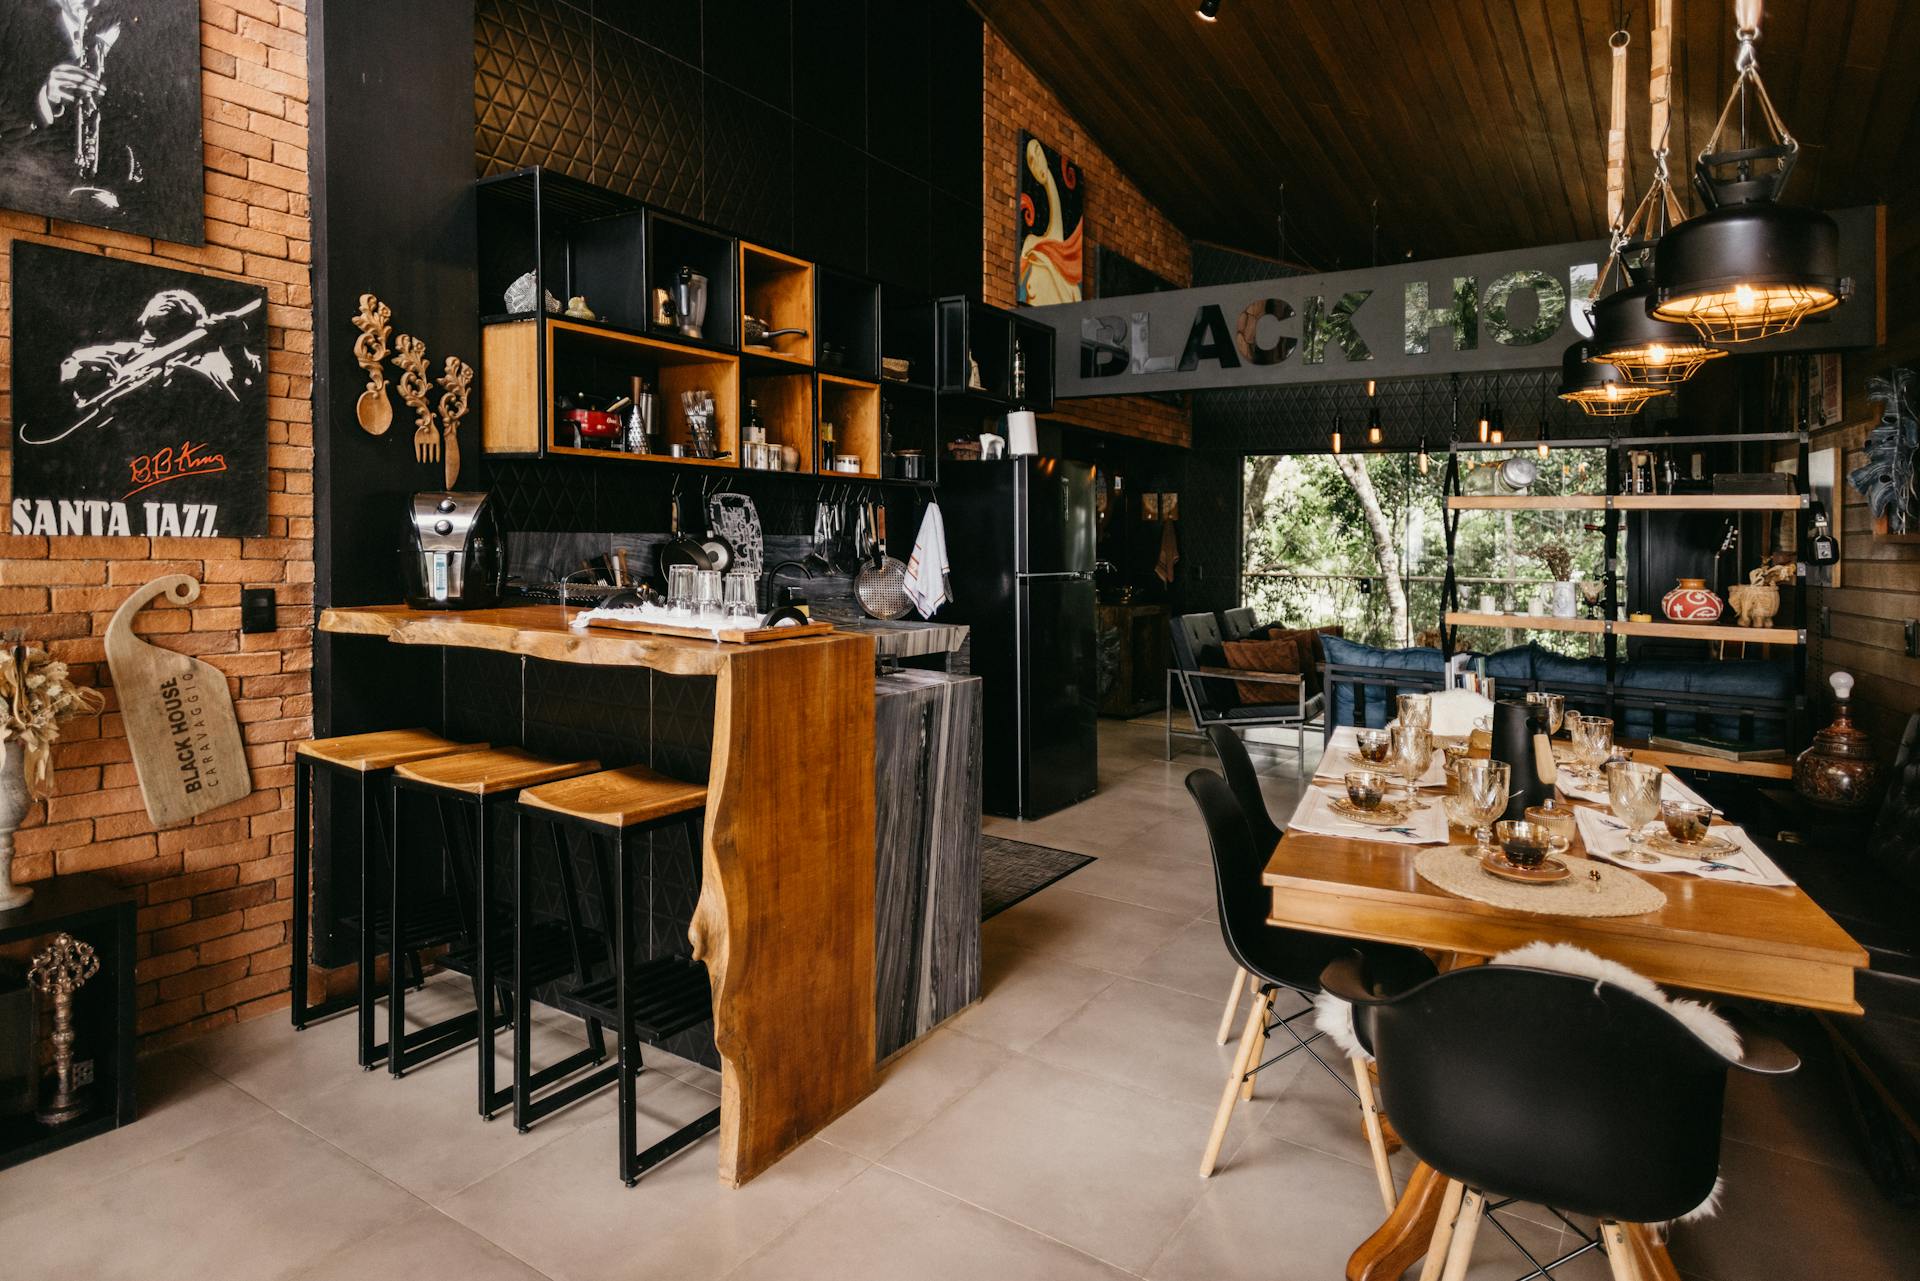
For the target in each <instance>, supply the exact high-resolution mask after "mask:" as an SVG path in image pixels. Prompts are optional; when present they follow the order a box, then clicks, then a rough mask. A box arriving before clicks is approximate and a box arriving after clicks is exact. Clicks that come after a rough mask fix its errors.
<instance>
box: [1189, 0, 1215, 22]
mask: <svg viewBox="0 0 1920 1281" xmlns="http://www.w3.org/2000/svg"><path fill="white" fill-rule="evenodd" d="M1193 12H1194V14H1195V16H1197V17H1198V18H1199V19H1200V21H1202V22H1218V21H1219V20H1220V0H1200V7H1199V8H1198V9H1195V10H1194V11H1193Z"/></svg>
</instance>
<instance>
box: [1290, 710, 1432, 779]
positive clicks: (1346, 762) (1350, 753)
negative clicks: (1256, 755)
mask: <svg viewBox="0 0 1920 1281" xmlns="http://www.w3.org/2000/svg"><path fill="white" fill-rule="evenodd" d="M1359 750H1360V739H1359V738H1358V736H1357V735H1356V733H1355V730H1354V727H1353V726H1351V725H1341V726H1338V727H1337V728H1335V730H1334V731H1333V737H1332V738H1331V739H1329V740H1327V750H1326V751H1324V752H1322V753H1321V754H1320V764H1319V765H1317V766H1315V767H1314V771H1313V779H1314V781H1315V782H1316V783H1338V782H1341V781H1342V780H1344V779H1345V778H1346V776H1347V775H1348V774H1349V773H1350V772H1352V771H1353V770H1357V769H1377V770H1381V771H1383V772H1385V773H1387V774H1391V775H1392V776H1393V780H1394V782H1395V783H1398V782H1399V781H1400V773H1399V771H1398V770H1396V769H1394V768H1393V765H1392V763H1391V762H1388V763H1387V764H1385V765H1366V764H1362V763H1361V761H1360V759H1359V757H1358V756H1357V755H1356V753H1357V752H1358V751H1359ZM1446 781H1447V758H1446V756H1445V755H1444V754H1442V753H1441V751H1440V749H1439V748H1437V747H1436V748H1435V749H1434V752H1433V760H1432V761H1430V762H1428V764H1427V772H1426V773H1425V774H1422V775H1421V776H1420V786H1422V787H1443V786H1445V785H1446Z"/></svg>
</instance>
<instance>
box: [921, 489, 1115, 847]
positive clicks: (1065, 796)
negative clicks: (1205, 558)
mask: <svg viewBox="0 0 1920 1281" xmlns="http://www.w3.org/2000/svg"><path fill="white" fill-rule="evenodd" d="M940 511H941V515H942V516H943V517H944V519H945V522H946V532H947V559H948V562H949V564H950V565H951V569H952V572H951V578H950V581H951V583H952V587H953V603H952V604H951V605H949V606H948V607H947V608H946V609H944V610H942V611H941V613H940V618H941V621H943V622H945V621H948V620H951V621H953V622H960V623H966V624H967V625H969V626H970V627H971V628H972V629H973V631H972V636H971V644H970V646H969V651H970V653H971V655H972V667H973V672H974V674H975V675H976V676H979V677H980V678H981V684H982V687H983V688H982V694H983V696H984V698H985V701H986V712H985V718H984V725H983V730H984V739H985V741H984V744H983V753H984V757H985V759H984V761H983V762H982V764H983V769H984V774H985V780H984V782H985V788H984V791H985V800H984V804H985V807H986V811H987V813H989V814H1000V815H1005V816H1007V817H1011V818H1039V817H1041V816H1042V815H1045V814H1051V813H1053V812H1054V811H1055V810H1059V809H1064V808H1066V807H1067V806H1069V805H1072V804H1074V803H1076V802H1078V801H1082V800H1085V799H1086V798H1087V797H1089V796H1092V795H1093V792H1094V786H1095V783H1096V779H1097V776H1098V771H1097V768H1096V766H1097V764H1098V759H1097V758H1098V753H1099V741H1098V732H1097V722H1096V716H1097V714H1098V709H1099V681H1098V675H1097V670H1096V664H1095V655H1094V610H1093V606H1094V593H1093V560H1094V556H1093V541H1094V513H1093V468H1092V466H1091V465H1090V464H1087V463H1076V462H1068V461H1066V460H1064V459H1059V458H1005V459H997V460H994V461H992V462H971V463H966V462H954V463H945V464H942V466H941V468H940Z"/></svg>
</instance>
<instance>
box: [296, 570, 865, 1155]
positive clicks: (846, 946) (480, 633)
mask: <svg viewBox="0 0 1920 1281" xmlns="http://www.w3.org/2000/svg"><path fill="white" fill-rule="evenodd" d="M569 616H570V615H568V614H563V611H562V609H561V607H559V606H557V605H524V606H510V607H506V608H501V609H484V610H438V611H435V610H415V609H408V608H406V607H405V606H400V605H374V606H365V607H355V608H340V609H329V610H326V611H324V612H323V613H322V614H321V615H320V624H319V627H320V630H321V631H324V632H332V633H335V634H340V635H358V636H370V637H385V638H386V639H387V640H389V641H391V642H393V643H395V644H399V645H442V646H453V647H457V648H465V649H487V650H494V651H497V652H500V653H508V654H522V655H525V656H526V657H529V658H539V659H545V660H548V661H552V662H560V663H580V664H587V665H593V666H605V667H647V668H652V669H653V670H655V671H660V672H666V673H669V674H671V675H675V676H712V677H714V678H715V693H714V716H713V754H712V765H711V767H710V773H709V775H708V779H707V823H706V840H705V849H704V851H703V854H702V867H703V874H702V883H701V887H700V901H699V903H698V904H697V905H696V907H695V909H694V917H693V926H692V928H691V929H690V930H689V931H688V933H689V935H690V937H691V938H692V941H693V949H694V955H695V956H697V957H699V958H700V959H701V960H703V961H705V962H706V964H707V971H708V974H709V976H710V978H711V981H712V983H713V1009H714V1030H713V1039H714V1044H715V1046H716V1047H717V1048H718V1050H719V1052H720V1064H721V1073H720V1080H721V1085H720V1091H721V1095H720V1157H719V1166H720V1181H721V1182H722V1183H725V1184H728V1185H730V1186H734V1187H737V1186H739V1185H740V1184H742V1183H745V1182H746V1181H747V1180H749V1179H751V1178H753V1177H754V1176H755V1175H757V1174H759V1173H760V1172H761V1171H763V1170H765V1169H766V1168H767V1167H768V1166H770V1165H772V1164H773V1163H774V1162H775V1161H777V1160H779V1159H780V1157H781V1156H783V1155H784V1154H786V1153H787V1152H789V1151H791V1150H792V1149H793V1148H795V1147H797V1146H799V1145H800V1144H801V1143H802V1142H804V1141H805V1140H806V1139H807V1138H809V1137H810V1136H811V1135H813V1134H814V1133H815V1132H817V1131H818V1130H819V1129H820V1128H821V1127H822V1126H824V1125H826V1124H827V1123H828V1122H829V1121H831V1120H833V1119H834V1118H835V1117H837V1116H839V1115H840V1114H841V1113H842V1112H845V1111H846V1110H847V1109H848V1108H850V1107H852V1106H853V1105H854V1104H855V1103H858V1102H859V1101H860V1100H861V1099H863V1098H865V1097H866V1096H867V1094H868V1093H870V1092H871V1091H872V1089H873V1086H874V1066H873V1059H874V1012H873V992H874V961H873V895H874V853H873V830H874V808H873V714H874V713H873V638H872V637H871V636H863V635H860V634H858V633H853V632H835V633H833V634H831V635H826V636H803V637H797V638H795V639H793V640H783V641H769V642H766V643H764V644H759V645H723V644H721V643H719V642H717V641H702V640H687V639H682V638H679V637H671V636H648V635H643V634H638V633H633V632H616V631H594V630H590V629H589V630H585V631H575V630H574V629H573V628H571V627H569V626H568V625H567V622H566V618H567V617H569ZM803 763H804V768H801V766H802V764H803Z"/></svg>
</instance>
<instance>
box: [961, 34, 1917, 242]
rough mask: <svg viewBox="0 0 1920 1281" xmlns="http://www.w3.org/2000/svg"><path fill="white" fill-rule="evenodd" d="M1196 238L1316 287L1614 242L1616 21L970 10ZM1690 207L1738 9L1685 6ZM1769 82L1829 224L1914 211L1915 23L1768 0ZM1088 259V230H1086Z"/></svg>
mask: <svg viewBox="0 0 1920 1281" xmlns="http://www.w3.org/2000/svg"><path fill="white" fill-rule="evenodd" d="M974 3H975V5H976V6H977V7H978V8H979V9H980V11H981V12H982V13H983V14H984V15H985V16H986V17H987V19H988V20H989V21H990V22H991V23H992V24H993V25H994V26H995V27H996V28H997V29H998V30H999V31H1000V33H1001V34H1002V35H1003V36H1004V37H1005V38H1006V40H1007V42H1008V43H1009V44H1010V45H1012V46H1013V48H1014V49H1015V50H1016V51H1017V52H1018V53H1019V54H1020V55H1021V56H1022V57H1023V58H1025V59H1026V61H1027V62H1028V63H1029V64H1030V65H1032V66H1033V68H1034V69H1035V70H1036V71H1037V72H1038V73H1039V74H1040V76H1041V78H1042V79H1043V80H1045V81H1046V82H1047V83H1048V84H1049V85H1050V86H1051V87H1052V88H1053V89H1054V91H1055V92H1056V93H1057V94H1059V96H1060V98H1061V99H1062V100H1063V101H1064V102H1065V104H1066V105H1067V107H1068V109H1069V110H1070V111H1072V112H1073V114H1074V115H1075V116H1076V117H1077V118H1078V119H1079V120H1080V122H1081V123H1082V124H1083V125H1084V126H1085V127H1086V128H1087V130H1088V132H1089V133H1090V134H1091V135H1092V136H1093V137H1094V138H1096V139H1097V140H1099V142H1100V143H1101V145H1102V146H1103V147H1104V148H1105V149H1106V150H1107V151H1108V152H1109V153H1110V154H1111V155H1112V157H1113V159H1114V160H1115V161H1116V162H1117V163H1118V164H1119V166H1120V167H1121V168H1122V169H1123V170H1125V171H1126V172H1127V173H1128V174H1129V175H1130V176H1132V178H1133V179H1134V181H1136V182H1137V183H1138V184H1139V185H1140V187H1141V189H1142V190H1144V191H1145V192H1146V194H1147V195H1148V196H1149V198H1151V199H1152V200H1153V201H1154V202H1155V203H1157V204H1158V205H1159V206H1160V207H1161V209H1162V210H1163V211H1165V212H1166V213H1167V215H1168V216H1169V217H1171V218H1172V219H1173V220H1174V222H1175V223H1176V224H1178V226H1179V227H1180V229H1181V230H1182V231H1183V232H1185V233H1186V234H1187V235H1188V236H1190V237H1192V238H1195V239H1199V240H1211V241H1216V242H1218V243H1221V244H1225V245H1229V246H1232V247H1234V248H1237V249H1242V250H1246V251H1249V252H1253V253H1260V254H1267V255H1273V254H1275V253H1276V246H1277V240H1278V238H1277V234H1276V228H1277V214H1278V212H1279V205H1280V197H1279V187H1280V184H1282V183H1284V184H1285V185H1286V197H1285V200H1286V211H1287V218H1286V225H1287V242H1288V246H1289V254H1288V256H1289V257H1291V258H1292V259H1293V260H1295V261H1299V262H1303V263H1305V264H1307V265H1310V266H1313V267H1315V268H1319V269H1333V268H1338V267H1342V266H1345V267H1354V266H1363V265H1365V264H1366V263H1367V262H1369V261H1371V258H1372V254H1373V240H1374V232H1373V223H1374V209H1373V207H1374V202H1376V201H1377V202H1378V217H1379V226H1380V230H1379V257H1380V259H1381V260H1383V261H1385V260H1391V259H1397V258H1404V257H1414V258H1433V257H1444V256H1448V255H1453V254H1463V253H1475V252H1482V251H1491V250H1498V249H1505V248H1512V247H1516V246H1523V245H1538V244H1555V243H1560V242H1564V241H1570V240H1581V239H1586V238H1590V237H1598V236H1600V235H1602V234H1603V233H1604V226H1605V211H1604V208H1603V205H1604V201H1605V192H1606V181H1605V173H1604V167H1605V158H1606V143H1605V132H1606V120H1607V110H1608V108H1607V97H1608V77H1609V52H1608V47H1607V40H1608V36H1609V35H1610V34H1611V32H1612V31H1613V30H1614V25H1615V5H1614V4H1613V3H1611V2H1610V0H1439V2H1438V3H1426V2H1424V0H1223V2H1222V6H1221V11H1220V19H1219V21H1218V22H1216V23H1211V24H1209V23H1206V22H1202V21H1201V20H1200V19H1199V18H1197V17H1196V16H1195V15H1194V12H1193V11H1194V8H1195V0H1102V2H1101V3H1099V4H1070V3H1058V2H1055V0H974ZM1676 8H1677V16H1676V19H1675V30H1674V56H1673V64H1674V84H1673V98H1674V103H1675V112H1674V122H1673V145H1672V153H1671V154H1672V169H1673V179H1674V185H1675V187H1676V189H1680V190H1681V193H1682V196H1683V198H1686V199H1688V200H1689V201H1690V202H1691V201H1692V196H1691V193H1690V192H1689V191H1688V190H1687V189H1686V188H1687V186H1688V179H1689V177H1690V175H1691V173H1692V167H1693V158H1694V156H1695V154H1696V153H1697V152H1698V151H1699V149H1700V146H1701V145H1702V144H1703V143H1704V142H1705V141H1706V138H1707V136H1708V135H1709V134H1710V133H1711V132H1712V130H1713V123H1714V120H1715V118H1716V117H1717V115H1718V114H1719V111H1720V107H1721V104H1722V103H1723V102H1724V101H1725V97H1726V93H1727V91H1728V88H1729V86H1730V85H1731V83H1732V78H1733V51H1734V45H1733V29H1732V28H1733V22H1732V5H1731V4H1730V3H1729V0H1678V2H1677V6H1676ZM1627 11H1628V19H1627V21H1628V29H1629V31H1630V32H1631V34H1632V37H1633V42H1632V45H1631V46H1630V49H1629V73H1628V98H1629V106H1630V115H1629V121H1628V127H1629V149H1630V155H1631V156H1632V158H1633V163H1634V165H1635V169H1634V171H1633V174H1632V176H1631V178H1630V180H1629V182H1628V201H1629V207H1631V204H1632V203H1633V202H1634V201H1637V200H1638V198H1639V196H1640V193H1641V192H1642V191H1644V190H1645V188H1646V184H1647V182H1648V180H1649V179H1650V177H1651V162H1650V160H1649V159H1648V154H1649V153H1648V145H1647V100H1646V93H1647V56H1648V46H1649V37H1648V30H1647V24H1648V19H1649V14H1650V11H1651V4H1650V3H1649V0H1633V2H1632V3H1631V4H1629V5H1628V6H1627ZM1760 70H1761V75H1762V77H1763V79H1764V80H1765V81H1766V84H1767V87H1768V89H1769V90H1770V92H1771V93H1772V95H1773V100H1774V103H1775V105H1776V106H1777V107H1778V108H1779V109H1780V111H1781V114H1782V115H1783V116H1784V117H1785V119H1786V122H1787V125H1788V127H1789V128H1790V129H1791V130H1792V131H1793V133H1794V134H1795V136H1796V137H1798V138H1799V139H1800V141H1801V148H1802V149H1801V156H1800V162H1799V167H1798V169H1797V170H1796V171H1795V173H1794V176H1793V180H1792V184H1791V186H1790V187H1789V189H1788V199H1789V200H1791V201H1793V202H1794V203H1798V204H1811V205H1816V206H1823V207H1829V208H1837V207H1840V206H1843V205H1849V204H1860V203H1866V202H1869V201H1873V200H1882V199H1895V198H1901V197H1903V196H1904V195H1905V194H1907V193H1909V192H1914V191H1916V190H1920V180H1917V179H1916V174H1917V173H1920V126H1917V125H1916V104H1917V103H1920V3H1914V2H1913V0H1819V2H1818V3H1815V2H1814V0H1773V3H1770V4H1768V5H1767V6H1766V15H1765V25H1764V30H1763V33H1762V38H1761V43H1760ZM1089 230H1090V232H1091V234H1092V235H1093V236H1094V238H1095V239H1098V236H1099V227H1098V226H1097V219H1096V225H1090V227H1089Z"/></svg>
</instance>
